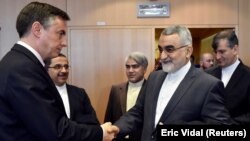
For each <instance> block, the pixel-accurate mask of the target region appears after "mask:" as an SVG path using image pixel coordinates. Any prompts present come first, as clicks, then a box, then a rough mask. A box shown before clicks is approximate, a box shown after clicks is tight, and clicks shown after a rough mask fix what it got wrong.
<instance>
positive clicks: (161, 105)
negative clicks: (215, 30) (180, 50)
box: [155, 61, 191, 126]
mask: <svg viewBox="0 0 250 141" xmlns="http://www.w3.org/2000/svg"><path fill="white" fill-rule="evenodd" d="M190 67H191V63H190V61H189V62H188V63H187V64H186V65H184V66H183V67H182V68H180V69H179V70H177V71H176V72H174V73H168V74H167V76H166V78H165V80H164V82H163V84H162V86H161V90H160V94H159V96H158V101H157V107H156V115H155V126H156V125H157V123H158V122H159V120H160V117H161V116H162V113H163V112H164V109H165V108H166V106H167V104H168V102H169V100H170V99H171V97H172V96H173V94H174V92H175V91H176V89H177V87H178V86H179V84H180V83H181V81H182V80H183V79H184V77H185V76H186V74H187V72H188V71H189V69H190Z"/></svg>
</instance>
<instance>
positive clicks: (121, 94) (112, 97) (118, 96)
mask: <svg viewBox="0 0 250 141" xmlns="http://www.w3.org/2000/svg"><path fill="white" fill-rule="evenodd" d="M145 82H146V80H145V81H144V82H143V85H142V88H143V86H145ZM127 91H128V82H123V83H121V84H118V85H113V86H112V88H111V91H110V94H109V101H108V106H107V109H106V114H105V118H104V122H108V121H110V122H112V123H114V122H116V121H117V120H118V119H119V118H120V117H121V116H122V115H123V114H125V113H126V107H127ZM140 139H141V129H138V130H137V131H135V132H133V133H130V134H129V140H130V141H139V140H140Z"/></svg>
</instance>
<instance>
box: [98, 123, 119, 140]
mask: <svg viewBox="0 0 250 141" xmlns="http://www.w3.org/2000/svg"><path fill="white" fill-rule="evenodd" d="M101 127H102V130H103V141H112V140H113V139H114V138H115V137H116V135H117V134H118V133H119V128H118V127H117V126H115V125H112V123H111V122H106V123H104V124H102V125H101Z"/></svg>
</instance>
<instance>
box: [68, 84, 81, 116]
mask: <svg viewBox="0 0 250 141" xmlns="http://www.w3.org/2000/svg"><path fill="white" fill-rule="evenodd" d="M66 89H67V93H68V98H69V109H70V119H75V114H74V113H75V111H74V110H75V109H79V107H76V106H75V104H74V103H75V102H76V99H75V97H74V96H73V93H74V92H73V91H72V90H73V89H71V87H70V86H69V85H68V84H67V83H66Z"/></svg>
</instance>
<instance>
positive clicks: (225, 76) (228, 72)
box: [221, 59, 240, 87]
mask: <svg viewBox="0 0 250 141" xmlns="http://www.w3.org/2000/svg"><path fill="white" fill-rule="evenodd" d="M239 64H240V61H239V59H237V60H236V61H235V62H234V63H233V64H232V65H230V66H228V67H225V68H222V76H221V81H222V82H223V84H224V87H226V86H227V84H228V82H229V80H230V78H231V76H232V75H233V72H234V71H235V70H236V68H237V66H238V65H239Z"/></svg>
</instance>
